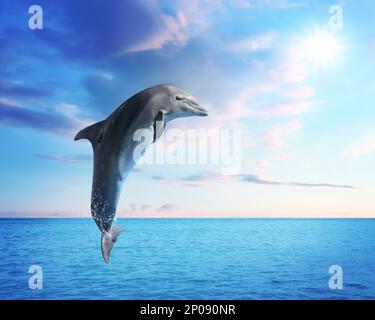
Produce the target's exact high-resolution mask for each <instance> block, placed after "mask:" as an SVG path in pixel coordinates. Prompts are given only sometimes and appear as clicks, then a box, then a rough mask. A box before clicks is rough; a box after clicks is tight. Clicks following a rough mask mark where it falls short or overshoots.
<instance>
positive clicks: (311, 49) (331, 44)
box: [304, 32, 340, 64]
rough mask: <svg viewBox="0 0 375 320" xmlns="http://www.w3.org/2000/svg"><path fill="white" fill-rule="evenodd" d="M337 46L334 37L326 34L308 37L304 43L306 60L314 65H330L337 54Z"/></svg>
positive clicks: (321, 33) (320, 33)
mask: <svg viewBox="0 0 375 320" xmlns="http://www.w3.org/2000/svg"><path fill="white" fill-rule="evenodd" d="M339 48H340V47H339V44H338V42H337V39H335V37H334V36H333V35H332V34H330V33H328V32H326V33H323V32H319V33H315V34H312V35H310V36H309V37H307V38H306V40H305V42H304V50H305V54H306V56H307V58H308V59H309V60H310V61H311V62H313V63H315V64H332V63H334V62H335V61H336V60H337V58H338V54H339Z"/></svg>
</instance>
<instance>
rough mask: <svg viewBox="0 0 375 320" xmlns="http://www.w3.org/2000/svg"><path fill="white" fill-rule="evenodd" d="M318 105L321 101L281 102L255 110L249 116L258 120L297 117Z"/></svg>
mask: <svg viewBox="0 0 375 320" xmlns="http://www.w3.org/2000/svg"><path fill="white" fill-rule="evenodd" d="M318 103H319V101H316V100H297V101H287V102H279V103H276V104H270V105H263V106H261V107H257V108H253V109H251V110H250V111H249V115H250V116H252V117H257V118H272V117H291V116H297V115H300V114H302V113H306V112H308V111H310V110H311V108H312V107H313V106H315V105H316V104H318Z"/></svg>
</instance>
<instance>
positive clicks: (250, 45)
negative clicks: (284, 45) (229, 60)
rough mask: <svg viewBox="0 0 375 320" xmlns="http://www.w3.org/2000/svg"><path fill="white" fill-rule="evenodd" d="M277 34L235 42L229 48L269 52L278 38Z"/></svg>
mask: <svg viewBox="0 0 375 320" xmlns="http://www.w3.org/2000/svg"><path fill="white" fill-rule="evenodd" d="M278 36H279V35H278V33H277V32H274V31H272V32H267V33H264V34H261V35H257V36H252V37H248V38H244V39H241V40H237V41H234V42H233V43H232V44H231V45H230V46H229V48H230V49H232V50H238V51H260V50H267V49H270V48H271V47H272V44H273V43H274V42H275V40H276V39H277V38H278Z"/></svg>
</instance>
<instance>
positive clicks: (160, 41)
mask: <svg viewBox="0 0 375 320" xmlns="http://www.w3.org/2000/svg"><path fill="white" fill-rule="evenodd" d="M160 21H161V26H160V27H159V30H158V32H156V33H154V34H152V35H151V36H150V37H149V38H147V39H145V40H143V41H141V42H140V43H138V44H136V45H133V46H131V47H129V48H127V49H126V52H138V51H147V50H158V49H161V48H162V47H163V46H165V45H167V44H172V45H176V46H183V45H185V44H186V42H187V39H188V36H187V21H186V17H185V15H184V14H183V13H182V12H181V11H178V12H177V14H176V17H173V16H171V15H168V14H164V13H161V14H160Z"/></svg>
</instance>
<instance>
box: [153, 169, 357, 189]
mask: <svg viewBox="0 0 375 320" xmlns="http://www.w3.org/2000/svg"><path fill="white" fill-rule="evenodd" d="M153 179H156V180H160V181H165V182H183V185H184V186H186V187H203V186H205V185H206V184H207V183H210V182H217V181H223V182H228V181H234V182H236V181H237V182H238V181H240V182H241V181H242V182H246V183H253V184H259V185H265V186H290V187H308V188H314V187H315V188H341V189H357V187H355V186H352V185H346V184H333V183H311V182H298V181H297V182H295V181H291V182H290V181H288V182H284V181H278V180H274V179H269V178H265V177H262V176H260V175H257V174H238V175H232V176H229V175H223V174H221V173H219V172H216V171H202V172H200V173H197V174H194V175H191V176H188V177H185V178H177V179H168V178H162V177H160V176H155V177H153Z"/></svg>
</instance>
